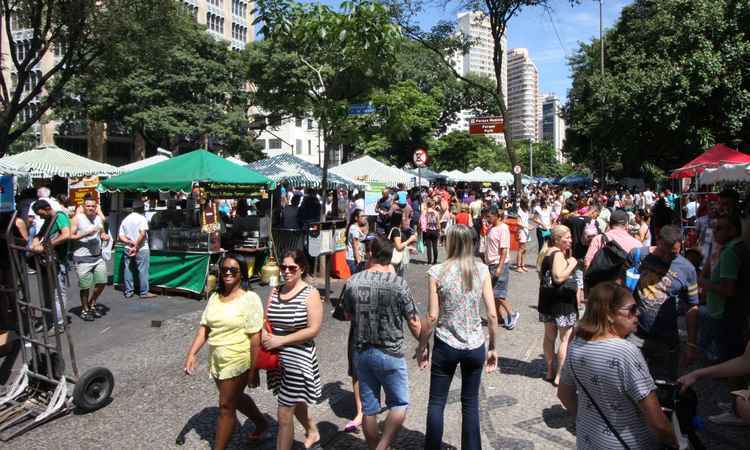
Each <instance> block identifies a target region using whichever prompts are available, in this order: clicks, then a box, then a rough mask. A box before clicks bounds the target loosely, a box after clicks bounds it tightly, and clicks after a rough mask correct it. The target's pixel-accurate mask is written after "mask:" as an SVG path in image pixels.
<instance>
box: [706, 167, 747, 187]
mask: <svg viewBox="0 0 750 450" xmlns="http://www.w3.org/2000/svg"><path fill="white" fill-rule="evenodd" d="M720 182H734V183H742V182H744V183H747V182H750V163H744V164H723V165H721V166H720V167H717V168H715V169H706V170H704V171H703V173H702V174H701V175H700V184H716V183H720Z"/></svg>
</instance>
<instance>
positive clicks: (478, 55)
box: [448, 12, 508, 142]
mask: <svg viewBox="0 0 750 450" xmlns="http://www.w3.org/2000/svg"><path fill="white" fill-rule="evenodd" d="M457 23H458V31H459V32H460V33H461V34H462V35H464V36H465V37H467V38H469V39H471V40H472V41H473V43H474V45H472V46H471V48H470V49H469V51H468V52H466V53H463V54H458V55H455V56H454V58H453V64H454V67H455V69H456V71H457V72H458V73H460V74H461V75H462V76H467V75H469V74H475V75H481V76H485V77H488V78H490V79H491V80H492V81H495V82H497V77H496V76H495V63H494V61H493V55H494V52H495V42H494V40H493V39H492V30H491V28H490V19H489V17H487V16H485V15H484V14H482V13H479V12H462V13H459V14H458V19H457ZM506 48H507V38H506V37H505V36H503V38H502V42H501V46H500V49H499V50H498V51H499V52H500V54H501V57H502V73H501V80H500V83H501V87H502V91H503V95H504V96H507V94H508V76H507V74H508V58H507V54H506ZM506 104H507V97H506ZM472 118H474V114H473V113H472V111H469V110H464V111H461V113H460V114H459V119H458V120H457V122H456V123H455V124H453V125H452V126H450V127H449V128H448V131H455V130H461V131H468V129H469V120H471V119H472ZM490 137H493V138H495V139H496V140H498V141H501V142H505V137H504V136H503V135H502V134H500V135H497V136H495V135H492V136H490Z"/></svg>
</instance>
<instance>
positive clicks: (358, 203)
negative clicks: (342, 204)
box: [354, 198, 365, 211]
mask: <svg viewBox="0 0 750 450" xmlns="http://www.w3.org/2000/svg"><path fill="white" fill-rule="evenodd" d="M354 208H355V209H358V210H360V211H364V210H365V199H363V198H358V199H356V200H354Z"/></svg>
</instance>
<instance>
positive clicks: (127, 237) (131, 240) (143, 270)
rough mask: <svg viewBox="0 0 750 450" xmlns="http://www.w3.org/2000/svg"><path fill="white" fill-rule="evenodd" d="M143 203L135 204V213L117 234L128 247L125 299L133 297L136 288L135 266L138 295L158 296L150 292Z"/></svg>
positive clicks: (146, 230)
mask: <svg viewBox="0 0 750 450" xmlns="http://www.w3.org/2000/svg"><path fill="white" fill-rule="evenodd" d="M143 211H144V209H143V202H141V201H139V200H136V201H135V202H133V212H131V213H130V214H128V216H127V217H125V219H124V220H123V221H122V223H121V224H120V230H119V232H118V233H117V234H118V236H117V237H118V239H119V240H120V241H121V242H123V243H124V244H125V245H126V246H127V247H126V248H125V254H124V255H123V261H124V263H125V268H124V270H123V284H124V288H123V291H124V293H125V298H130V297H132V296H133V294H134V291H135V287H134V285H133V266H135V269H136V270H137V271H138V283H139V284H138V286H139V290H138V295H139V296H140V297H141V298H154V297H156V295H154V294H152V293H150V292H149V291H148V270H149V256H150V252H149V247H148V220H146V216H144V215H143Z"/></svg>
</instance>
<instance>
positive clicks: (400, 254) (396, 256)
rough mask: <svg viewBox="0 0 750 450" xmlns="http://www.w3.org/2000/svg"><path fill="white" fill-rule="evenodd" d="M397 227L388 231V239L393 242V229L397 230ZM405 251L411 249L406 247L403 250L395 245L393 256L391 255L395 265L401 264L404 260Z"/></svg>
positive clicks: (392, 262)
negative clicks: (397, 248)
mask: <svg viewBox="0 0 750 450" xmlns="http://www.w3.org/2000/svg"><path fill="white" fill-rule="evenodd" d="M395 229H396V228H395V227H394V228H391V232H390V233H388V240H389V241H391V243H392V242H393V240H392V237H393V230H395ZM405 251H409V249H406V248H405V249H403V250H396V246H395V245H394V246H393V256H391V264H393V265H394V266H397V265H399V264H401V262H402V261H403V260H404V252H405Z"/></svg>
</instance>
